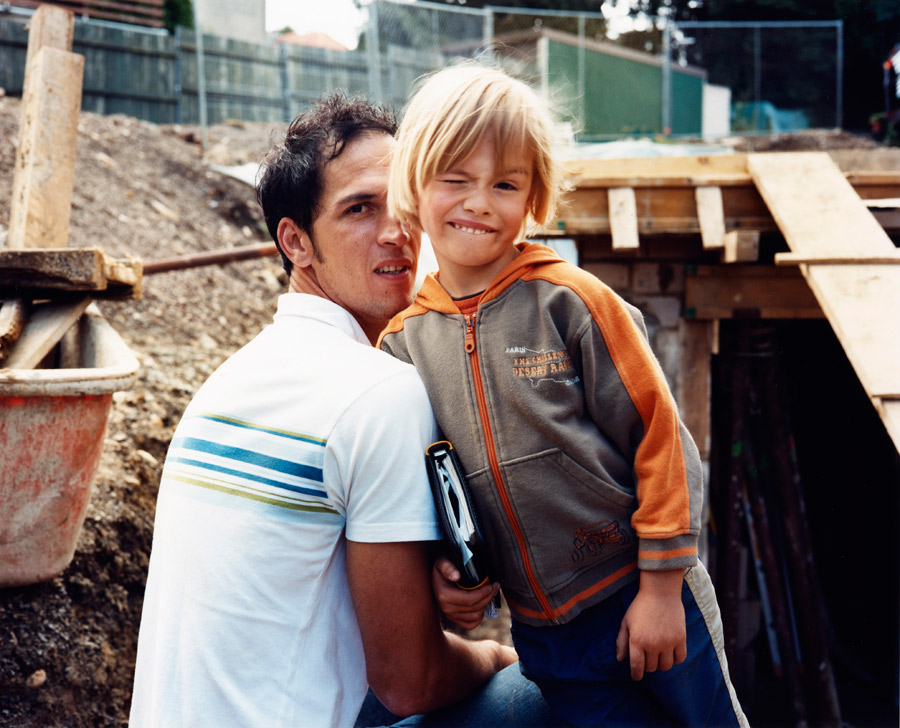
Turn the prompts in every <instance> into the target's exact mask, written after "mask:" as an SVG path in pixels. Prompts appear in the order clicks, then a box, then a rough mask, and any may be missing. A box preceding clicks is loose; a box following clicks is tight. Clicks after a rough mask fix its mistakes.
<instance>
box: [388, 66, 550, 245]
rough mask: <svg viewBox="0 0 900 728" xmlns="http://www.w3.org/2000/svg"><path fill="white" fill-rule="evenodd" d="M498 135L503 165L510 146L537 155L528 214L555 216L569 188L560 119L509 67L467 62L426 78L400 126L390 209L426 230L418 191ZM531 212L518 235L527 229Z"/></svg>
mask: <svg viewBox="0 0 900 728" xmlns="http://www.w3.org/2000/svg"><path fill="white" fill-rule="evenodd" d="M485 134H491V135H492V136H493V141H494V149H495V151H496V154H497V157H498V158H497V160H496V164H497V165H498V166H500V165H501V164H502V163H503V161H504V157H505V156H506V154H508V153H515V152H526V153H530V154H531V155H532V158H533V160H534V175H533V177H532V184H531V192H530V194H529V198H528V218H530V219H531V220H533V221H534V222H535V223H537V224H538V225H543V224H545V223H546V222H547V221H548V220H551V219H553V218H554V217H555V215H556V209H557V206H558V204H559V199H560V195H561V193H562V191H563V190H564V189H565V183H564V178H563V172H562V167H561V165H559V164H558V163H557V162H556V161H555V160H554V158H553V154H552V145H553V136H554V125H553V120H552V118H551V116H550V114H549V112H548V111H547V110H546V108H545V106H544V104H543V103H542V102H541V99H540V98H539V97H538V95H537V94H536V93H535V92H534V91H533V90H532V89H531V88H530V87H529V86H527V85H526V84H524V83H522V82H521V81H518V80H516V79H514V78H511V77H510V76H508V75H507V74H506V73H505V72H503V71H501V70H499V69H496V68H488V67H485V66H480V65H475V64H472V63H467V64H464V65H457V66H451V67H449V68H445V69H443V70H441V71H438V72H436V73H433V74H431V75H430V76H427V77H425V79H424V83H423V84H422V85H421V86H420V87H419V89H418V91H416V93H415V94H414V95H413V97H412V99H411V100H410V102H409V105H408V107H407V109H406V113H405V115H404V118H403V121H402V122H401V123H400V128H399V130H398V132H397V147H396V148H395V150H394V155H393V159H392V161H391V171H390V180H389V183H388V208H389V210H390V212H391V214H392V215H394V216H395V217H397V219H399V220H400V221H401V222H403V223H406V224H408V225H411V226H412V227H415V228H416V229H419V230H421V229H422V224H421V222H420V219H419V203H418V201H419V194H420V193H421V191H422V189H423V188H424V186H425V184H426V183H427V182H428V181H429V180H431V179H432V178H434V177H435V176H436V175H438V174H442V173H444V172H446V171H447V170H448V169H451V168H453V167H454V166H456V165H457V164H459V163H461V162H463V161H465V160H466V159H467V158H468V156H469V155H470V154H471V153H472V152H473V151H474V149H475V148H476V147H477V146H478V144H479V143H480V142H481V140H482V139H483V138H484V135H485ZM528 218H526V219H525V220H523V221H522V229H521V230H520V231H519V234H520V235H521V234H523V233H524V232H525V228H526V227H527V224H528Z"/></svg>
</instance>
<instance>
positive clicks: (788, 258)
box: [775, 251, 900, 265]
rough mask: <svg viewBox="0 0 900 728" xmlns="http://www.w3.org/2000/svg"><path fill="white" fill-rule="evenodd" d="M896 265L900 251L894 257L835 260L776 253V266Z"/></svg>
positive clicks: (843, 258)
mask: <svg viewBox="0 0 900 728" xmlns="http://www.w3.org/2000/svg"><path fill="white" fill-rule="evenodd" d="M873 263H878V264H880V265H896V264H897V263H900V251H897V253H895V254H894V255H863V256H853V255H844V256H840V257H835V258H822V257H818V256H808V255H800V254H799V253H775V265H871V264H873Z"/></svg>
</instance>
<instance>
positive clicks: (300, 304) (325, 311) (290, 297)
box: [275, 292, 372, 346]
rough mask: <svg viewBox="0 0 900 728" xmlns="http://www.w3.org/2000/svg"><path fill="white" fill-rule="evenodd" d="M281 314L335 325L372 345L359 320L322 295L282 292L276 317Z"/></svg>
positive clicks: (359, 340)
mask: <svg viewBox="0 0 900 728" xmlns="http://www.w3.org/2000/svg"><path fill="white" fill-rule="evenodd" d="M279 316H299V317H301V318H308V319H312V320H313V321H318V322H320V323H323V324H327V325H329V326H334V327H335V328H337V329H340V330H341V331H342V332H343V333H345V334H346V335H347V336H349V337H350V338H351V339H354V340H356V341H358V342H359V343H360V344H365V345H366V346H372V342H371V341H369V337H368V336H366V334H365V333H364V332H363V330H362V327H361V326H360V325H359V322H358V321H357V320H356V319H355V318H354V317H353V316H352V315H351V314H350V313H349V312H348V311H347V309H345V308H342V307H341V306H339V305H338V304H336V303H335V302H334V301H329V300H328V299H327V298H322V297H321V296H314V295H312V294H310V293H295V292H289V293H282V294H281V295H280V296H279V297H278V310H277V312H276V313H275V318H278V317H279Z"/></svg>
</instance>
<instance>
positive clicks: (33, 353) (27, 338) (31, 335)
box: [3, 297, 91, 369]
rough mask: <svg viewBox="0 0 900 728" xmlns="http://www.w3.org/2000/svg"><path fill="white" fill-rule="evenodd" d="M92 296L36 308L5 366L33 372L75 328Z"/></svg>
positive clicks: (46, 304)
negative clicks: (66, 334) (72, 328)
mask: <svg viewBox="0 0 900 728" xmlns="http://www.w3.org/2000/svg"><path fill="white" fill-rule="evenodd" d="M90 302H91V299H90V298H88V297H84V298H81V299H80V300H78V301H75V302H67V303H44V304H40V305H38V306H35V308H34V310H33V311H32V313H31V315H30V316H29V317H28V321H26V323H25V327H24V329H23V330H22V333H21V334H20V335H19V339H18V341H16V343H15V345H14V346H13V347H12V351H10V353H9V356H8V357H7V358H6V361H5V362H4V363H3V367H4V368H5V369H33V368H34V367H36V366H37V365H38V364H40V363H41V361H42V360H43V359H44V357H45V356H47V354H49V353H50V350H51V349H53V347H54V346H56V344H57V342H59V340H60V339H61V338H62V337H63V336H64V335H65V333H66V332H67V331H68V330H69V329H70V328H71V326H72V324H74V323H75V322H76V321H77V320H78V319H79V317H80V316H81V314H83V313H84V310H85V309H86V308H87V307H88V304H90Z"/></svg>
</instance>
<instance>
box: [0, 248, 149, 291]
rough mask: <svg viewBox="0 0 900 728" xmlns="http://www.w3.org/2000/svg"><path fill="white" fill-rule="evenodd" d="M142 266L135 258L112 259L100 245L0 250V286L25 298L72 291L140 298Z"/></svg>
mask: <svg viewBox="0 0 900 728" xmlns="http://www.w3.org/2000/svg"><path fill="white" fill-rule="evenodd" d="M142 268H143V267H142V264H141V261H140V260H138V259H136V258H127V259H121V260H116V259H112V258H109V257H108V256H107V255H106V254H105V253H104V252H103V251H102V250H100V249H99V248H50V249H46V248H29V249H24V250H0V287H3V288H4V289H10V290H13V291H15V295H16V296H18V297H20V298H25V299H36V298H54V299H61V298H65V297H66V294H67V293H71V292H73V291H77V292H90V293H91V295H92V296H94V297H95V298H116V299H122V298H135V299H139V298H140V297H141V291H142V280H143V271H142Z"/></svg>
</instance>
